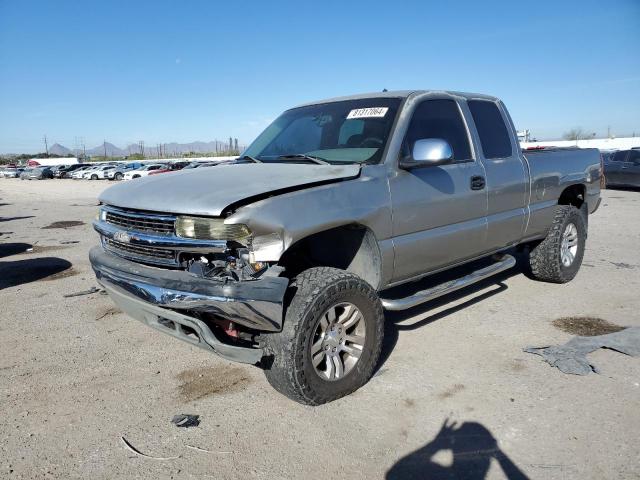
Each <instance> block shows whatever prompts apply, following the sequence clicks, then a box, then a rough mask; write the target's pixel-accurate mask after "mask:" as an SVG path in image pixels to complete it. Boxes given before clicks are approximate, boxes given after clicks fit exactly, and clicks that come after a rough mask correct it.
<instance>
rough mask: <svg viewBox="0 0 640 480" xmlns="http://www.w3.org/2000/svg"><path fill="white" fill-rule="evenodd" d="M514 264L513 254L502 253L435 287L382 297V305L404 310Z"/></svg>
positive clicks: (386, 307)
mask: <svg viewBox="0 0 640 480" xmlns="http://www.w3.org/2000/svg"><path fill="white" fill-rule="evenodd" d="M515 264H516V259H515V258H514V257H513V256H511V255H503V256H502V257H500V258H499V260H498V261H497V262H496V263H494V264H493V265H489V266H488V267H484V268H481V269H480V270H476V271H475V272H472V273H470V274H469V275H465V276H464V277H460V278H456V279H455V280H451V281H448V282H445V283H442V284H440V285H436V286H435V287H431V288H427V289H426V290H422V291H420V292H417V293H415V294H413V295H411V296H409V297H405V298H398V299H394V300H389V299H385V298H383V299H382V306H383V308H384V309H385V310H406V309H408V308H411V307H415V306H416V305H420V304H421V303H425V302H428V301H429V300H433V299H434V298H438V297H442V296H443V295H446V294H448V293H451V292H455V291H456V290H460V289H461V288H464V287H466V286H468V285H471V284H473V283H476V282H479V281H480V280H484V279H485V278H488V277H491V276H493V275H495V274H496V273H500V272H503V271H505V270H508V269H510V268H512V267H513V266H514V265H515Z"/></svg>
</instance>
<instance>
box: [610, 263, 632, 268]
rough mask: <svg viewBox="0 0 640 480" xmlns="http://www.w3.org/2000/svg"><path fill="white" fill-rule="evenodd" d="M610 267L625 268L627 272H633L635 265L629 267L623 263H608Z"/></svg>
mask: <svg viewBox="0 0 640 480" xmlns="http://www.w3.org/2000/svg"><path fill="white" fill-rule="evenodd" d="M609 263H610V264H611V265H613V266H615V267H616V268H626V269H628V270H633V269H634V268H636V266H635V265H630V264H628V263H624V262H609Z"/></svg>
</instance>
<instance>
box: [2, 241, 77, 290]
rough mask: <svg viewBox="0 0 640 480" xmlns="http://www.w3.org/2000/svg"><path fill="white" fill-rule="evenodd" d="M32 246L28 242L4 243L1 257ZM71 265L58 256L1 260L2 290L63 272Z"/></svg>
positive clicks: (17, 252) (15, 253) (24, 250)
mask: <svg viewBox="0 0 640 480" xmlns="http://www.w3.org/2000/svg"><path fill="white" fill-rule="evenodd" d="M31 247H32V246H31V245H30V244H28V243H2V244H0V258H4V257H8V256H11V255H18V254H20V253H24V252H26V251H27V249H29V248H31ZM71 266H72V265H71V262H69V261H67V260H64V259H62V258H57V257H40V258H29V259H25V260H16V261H8V262H0V290H2V289H3V288H9V287H15V286H18V285H22V284H25V283H30V282H35V281H37V280H43V279H45V278H47V277H51V276H52V275H58V274H61V273H62V272H65V271H66V270H69V269H70V268H71ZM54 278H55V277H54Z"/></svg>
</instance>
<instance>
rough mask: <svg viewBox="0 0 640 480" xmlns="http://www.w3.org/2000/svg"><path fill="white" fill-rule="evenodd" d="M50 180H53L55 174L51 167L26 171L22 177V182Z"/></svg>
mask: <svg viewBox="0 0 640 480" xmlns="http://www.w3.org/2000/svg"><path fill="white" fill-rule="evenodd" d="M50 178H53V172H52V171H51V168H50V167H38V168H30V169H25V171H24V172H22V174H21V175H20V179H21V180H47V179H50Z"/></svg>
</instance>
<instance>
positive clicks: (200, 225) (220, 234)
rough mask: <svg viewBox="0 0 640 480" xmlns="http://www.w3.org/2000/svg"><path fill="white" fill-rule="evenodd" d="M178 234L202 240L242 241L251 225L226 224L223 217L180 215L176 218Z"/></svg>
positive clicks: (249, 233) (248, 233) (247, 234)
mask: <svg viewBox="0 0 640 480" xmlns="http://www.w3.org/2000/svg"><path fill="white" fill-rule="evenodd" d="M176 235H178V236H179V237H183V238H198V239H201V240H235V241H241V240H243V239H245V238H247V237H249V235H251V231H250V230H249V227H247V226H246V225H243V224H229V225H227V224H225V223H224V220H223V219H222V218H204V217H187V216H179V217H178V218H177V219H176Z"/></svg>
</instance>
